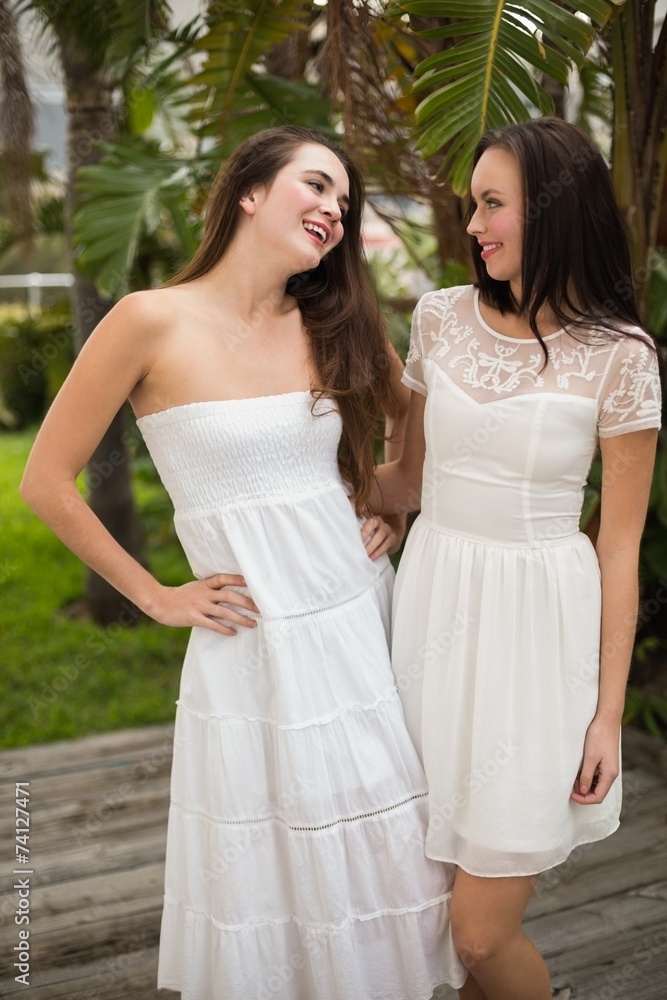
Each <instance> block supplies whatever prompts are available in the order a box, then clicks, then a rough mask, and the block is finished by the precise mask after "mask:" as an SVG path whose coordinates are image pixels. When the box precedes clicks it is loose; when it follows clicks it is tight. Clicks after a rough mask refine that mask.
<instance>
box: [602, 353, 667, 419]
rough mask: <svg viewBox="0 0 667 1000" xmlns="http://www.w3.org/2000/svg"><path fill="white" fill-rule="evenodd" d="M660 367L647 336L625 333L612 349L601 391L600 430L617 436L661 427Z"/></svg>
mask: <svg viewBox="0 0 667 1000" xmlns="http://www.w3.org/2000/svg"><path fill="white" fill-rule="evenodd" d="M660 418H661V392H660V370H659V367H658V359H657V356H656V353H655V351H654V350H653V349H652V347H651V346H650V345H649V342H648V341H647V340H644V339H640V338H635V337H624V338H623V340H621V341H620V342H619V343H618V344H617V346H616V348H615V350H614V353H613V356H612V359H611V363H610V365H609V370H608V372H607V376H606V379H605V381H604V384H603V386H602V390H601V393H600V406H599V416H598V433H599V435H600V437H615V436H616V435H617V434H626V433H629V432H630V431H640V430H648V429H650V428H654V427H655V428H659V427H660Z"/></svg>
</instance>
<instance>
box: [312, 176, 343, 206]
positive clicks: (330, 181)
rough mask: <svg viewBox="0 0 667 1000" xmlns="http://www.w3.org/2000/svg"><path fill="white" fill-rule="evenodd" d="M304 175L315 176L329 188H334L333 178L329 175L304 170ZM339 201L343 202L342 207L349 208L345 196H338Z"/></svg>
mask: <svg viewBox="0 0 667 1000" xmlns="http://www.w3.org/2000/svg"><path fill="white" fill-rule="evenodd" d="M304 173H305V174H317V176H318V177H321V178H322V180H323V181H326V182H327V184H328V185H329V186H330V187H333V186H334V182H333V177H329V174H327V173H325V171H324V170H304ZM340 200H341V201H342V202H343V204H344V205H347V207H348V208H349V207H350V199H349V198H348V196H347V195H346V194H342V195H341V196H340Z"/></svg>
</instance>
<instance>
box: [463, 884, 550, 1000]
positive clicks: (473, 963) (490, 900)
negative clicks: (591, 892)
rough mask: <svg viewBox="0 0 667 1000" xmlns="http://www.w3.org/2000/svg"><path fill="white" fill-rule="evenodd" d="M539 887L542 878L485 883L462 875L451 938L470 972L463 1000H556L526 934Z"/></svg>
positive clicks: (544, 966)
mask: <svg viewBox="0 0 667 1000" xmlns="http://www.w3.org/2000/svg"><path fill="white" fill-rule="evenodd" d="M536 882H537V875H530V876H524V877H518V878H480V877H478V876H477V875H469V874H468V873H467V872H464V871H462V870H461V869H460V868H459V869H458V871H457V873H456V881H455V883H454V893H453V895H452V901H451V908H450V913H451V920H452V933H453V935H454V945H455V947H456V950H457V951H458V953H459V956H460V958H461V961H462V962H463V963H464V965H465V966H466V968H467V969H468V970H469V971H470V975H469V976H468V980H467V982H466V984H465V986H464V987H463V990H462V991H460V993H459V995H460V997H461V1000H551V987H550V985H549V973H548V971H547V967H546V965H545V964H544V959H543V958H542V956H541V955H540V954H539V952H538V951H537V949H536V948H535V946H534V945H532V944H531V942H530V941H529V940H528V938H527V937H526V936H525V934H524V933H523V931H522V929H521V921H522V919H523V914H524V911H525V909H526V906H527V905H528V900H529V899H530V897H531V895H532V892H533V889H534V888H535V883H536Z"/></svg>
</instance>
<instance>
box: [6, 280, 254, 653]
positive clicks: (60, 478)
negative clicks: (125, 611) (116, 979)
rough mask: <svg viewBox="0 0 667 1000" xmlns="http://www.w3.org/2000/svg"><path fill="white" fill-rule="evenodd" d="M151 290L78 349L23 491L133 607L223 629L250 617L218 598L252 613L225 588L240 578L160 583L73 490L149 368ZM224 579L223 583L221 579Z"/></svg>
mask: <svg viewBox="0 0 667 1000" xmlns="http://www.w3.org/2000/svg"><path fill="white" fill-rule="evenodd" d="M151 296H152V293H150V292H149V293H141V294H139V295H131V296H128V297H127V298H125V299H123V300H122V301H121V302H119V303H118V305H117V306H115V307H114V309H113V310H112V311H111V312H110V313H109V314H108V315H107V316H106V317H105V318H104V319H103V320H102V322H101V323H100V324H99V326H98V327H97V329H96V330H95V331H94V332H93V334H92V336H91V337H90V338H89V340H88V341H87V343H86V345H85V346H84V348H83V350H82V351H81V353H80V354H79V357H78V358H77V360H76V362H75V364H74V366H73V368H72V371H71V372H70V374H69V376H68V378H67V380H66V382H65V384H64V385H63V387H62V389H61V391H60V392H59V393H58V396H57V397H56V399H55V401H54V403H53V405H52V406H51V409H50V410H49V412H48V414H47V416H46V418H45V420H44V423H43V425H42V428H41V430H40V432H39V434H38V436H37V439H36V441H35V444H34V446H33V449H32V451H31V453H30V457H29V459H28V464H27V466H26V470H25V473H24V476H23V481H22V483H21V496H22V497H23V499H24V500H25V501H26V502H27V503H28V504H29V505H30V506H31V507H32V508H33V510H34V511H35V512H36V513H37V514H38V515H39V516H40V517H41V518H42V520H43V521H45V522H46V524H48V526H49V527H50V528H51V529H52V531H53V532H54V533H55V534H56V535H57V536H58V537H59V538H60V539H61V540H62V541H63V542H64V544H65V545H66V546H67V547H68V548H69V549H71V551H72V552H74V554H75V555H77V556H78V557H79V558H80V559H81V560H82V561H83V562H85V563H87V565H88V566H90V567H91V568H92V569H93V570H94V571H95V572H96V573H98V574H99V575H100V576H102V577H104V579H105V580H107V581H108V582H109V583H110V584H111V585H112V586H113V587H115V588H116V589H117V590H119V591H120V592H121V593H122V594H124V595H125V596H126V597H128V598H129V600H131V601H132V602H133V603H134V604H136V605H137V607H139V608H141V609H142V610H143V611H145V612H146V614H148V615H150V616H151V617H153V618H155V619H156V620H157V621H160V622H162V623H163V624H168V625H200V626H204V627H207V628H211V629H213V630H214V631H217V632H221V633H223V634H233V633H234V630H233V629H231V628H227V627H225V626H222V625H220V624H219V623H217V622H215V621H212V620H211V618H210V617H207V616H210V615H212V614H216V615H218V616H219V617H224V618H225V619H228V620H230V621H234V622H236V623H237V624H246V623H248V624H249V625H250V626H252V625H254V621H253V620H252V619H250V618H248V617H247V616H243V615H240V614H238V613H237V612H235V611H229V610H227V609H225V611H224V614H223V613H222V609H220V608H219V601H221V600H224V601H225V602H226V603H232V604H236V605H237V606H241V607H246V608H248V609H249V610H257V609H256V608H255V606H254V604H253V602H252V601H250V600H249V599H248V598H246V597H245V596H243V595H240V594H238V593H237V592H236V591H227V590H224V591H223V590H221V589H220V588H222V587H225V586H244V581H243V580H242V579H241V577H237V576H234V577H231V576H225V577H222V576H220V577H211V578H210V579H209V580H208V581H193V582H192V583H189V584H185V585H184V587H163V586H161V585H160V584H159V583H158V582H157V580H155V578H154V577H153V576H151V574H150V573H149V572H148V571H147V570H146V569H144V567H143V566H141V565H140V564H139V563H138V562H137V561H136V560H135V559H133V558H132V557H131V556H130V555H129V554H128V553H127V552H126V551H125V550H124V549H123V548H122V546H121V545H119V544H118V542H116V541H115V539H114V538H113V537H112V536H111V535H110V534H109V532H108V531H107V530H106V528H105V527H104V526H103V525H102V523H101V522H100V520H99V519H98V518H97V517H96V516H95V514H93V512H92V511H91V509H90V508H89V507H88V505H87V504H86V502H85V500H84V499H83V497H82V496H81V495H80V493H79V491H78V489H77V487H76V477H77V476H78V475H79V473H80V472H81V470H82V469H83V467H84V466H85V464H86V463H87V461H88V460H89V458H90V456H91V455H92V453H93V451H94V450H95V448H96V446H97V444H98V443H99V441H100V440H101V439H102V437H103V435H104V432H105V431H106V429H107V427H108V426H109V424H110V423H111V420H112V419H113V417H114V416H115V414H116V413H117V412H118V410H119V409H120V407H121V406H122V404H123V402H124V401H125V400H126V399H127V397H128V396H129V394H130V393H131V392H132V390H133V389H134V387H135V386H136V385H137V383H138V382H139V381H140V380H141V379H142V378H144V376H145V375H146V373H147V372H148V370H149V369H150V366H151V361H152V356H153V353H154V351H155V346H156V338H157V335H158V330H159V326H160V324H161V323H164V322H165V317H163V316H160V308H161V307H160V303H159V300H157V299H156V298H155V297H154V296H153V297H151ZM223 581H224V582H223Z"/></svg>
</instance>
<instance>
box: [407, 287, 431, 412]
mask: <svg viewBox="0 0 667 1000" xmlns="http://www.w3.org/2000/svg"><path fill="white" fill-rule="evenodd" d="M423 308H424V297H422V298H421V299H420V300H419V302H418V303H417V308H416V309H415V311H414V313H413V314H412V330H411V331H410V347H409V350H408V355H407V357H406V359H405V371H404V372H403V383H404V384H405V385H407V386H408V388H410V389H414V390H415V392H419V393H421V394H422V396H426V395H427V389H426V383H425V382H424V366H423V360H424V355H423V341H422V314H423Z"/></svg>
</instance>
